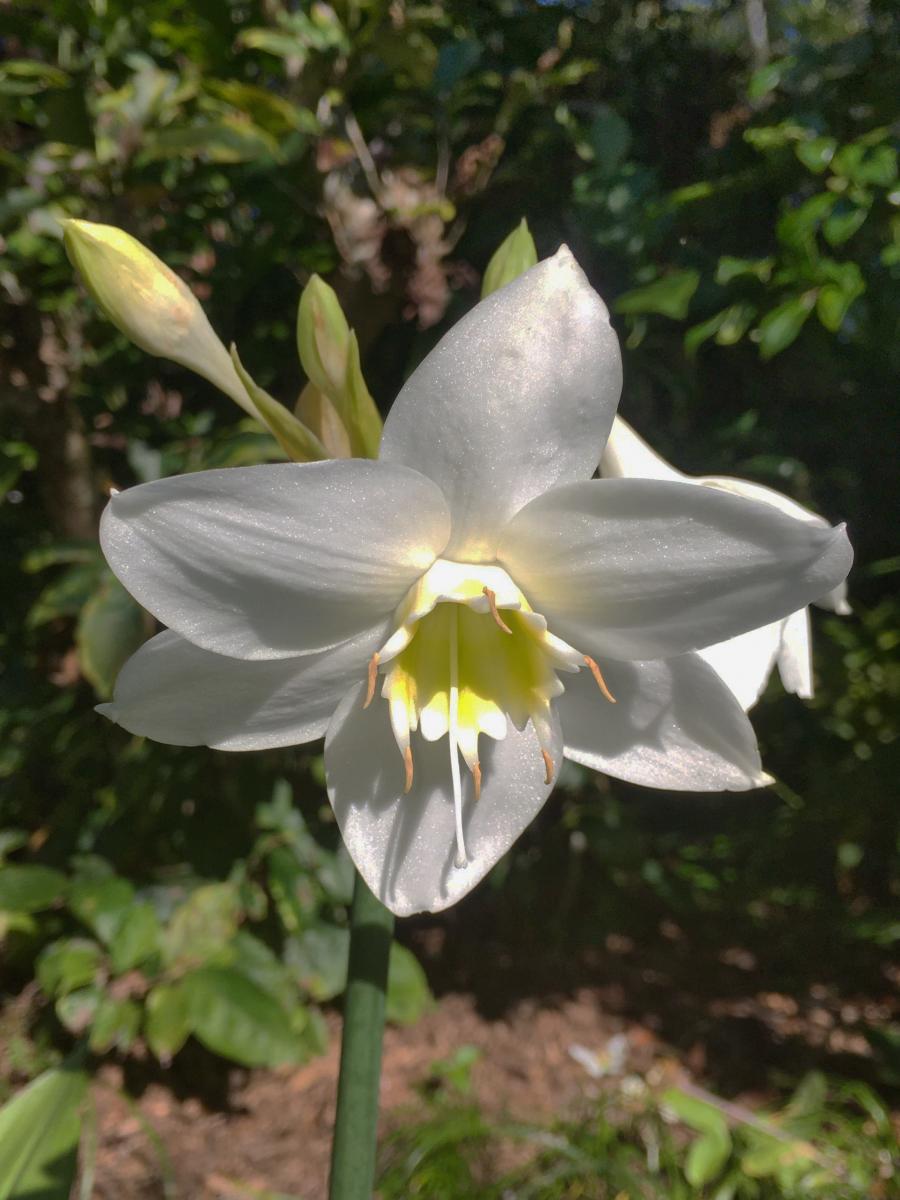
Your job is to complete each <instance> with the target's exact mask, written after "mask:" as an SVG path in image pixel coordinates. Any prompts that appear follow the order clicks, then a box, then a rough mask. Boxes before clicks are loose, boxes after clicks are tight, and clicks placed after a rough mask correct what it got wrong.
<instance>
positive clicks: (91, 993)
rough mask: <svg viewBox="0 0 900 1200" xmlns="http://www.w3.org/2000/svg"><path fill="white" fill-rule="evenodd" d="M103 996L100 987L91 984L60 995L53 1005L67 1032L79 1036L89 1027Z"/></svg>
mask: <svg viewBox="0 0 900 1200" xmlns="http://www.w3.org/2000/svg"><path fill="white" fill-rule="evenodd" d="M103 998H104V997H103V992H102V991H101V989H100V988H99V987H98V986H97V985H96V984H92V985H91V986H90V987H83V988H78V990H77V991H74V992H69V993H68V994H67V995H65V996H60V998H59V999H58V1000H57V1001H56V1004H54V1006H53V1007H54V1009H55V1011H56V1015H57V1017H59V1020H60V1022H61V1023H62V1024H63V1025H64V1026H65V1028H66V1029H68V1031H69V1033H72V1034H74V1035H75V1037H81V1036H82V1034H84V1033H86V1032H87V1031H88V1030H89V1029H90V1027H91V1025H92V1023H93V1020H94V1017H95V1016H96V1015H97V1009H98V1008H99V1007H100V1005H101V1003H102V1002H103Z"/></svg>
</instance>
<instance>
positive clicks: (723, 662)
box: [699, 621, 785, 711]
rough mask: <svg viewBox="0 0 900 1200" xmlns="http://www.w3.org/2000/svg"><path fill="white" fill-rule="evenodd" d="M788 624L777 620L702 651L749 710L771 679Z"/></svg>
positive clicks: (740, 702)
mask: <svg viewBox="0 0 900 1200" xmlns="http://www.w3.org/2000/svg"><path fill="white" fill-rule="evenodd" d="M784 625H785V622H784V621H773V622H772V623H771V624H769V625H763V626H762V627H761V628H760V629H751V630H750V632H749V633H742V634H739V635H738V636H737V637H733V638H729V639H728V640H727V641H725V642H717V643H716V644H715V645H714V646H706V647H705V648H704V649H703V650H700V651H699V654H700V657H701V658H702V659H703V661H704V662H707V663H709V665H710V666H711V667H712V669H713V670H714V671H715V673H716V674H717V675H718V676H719V678H720V679H721V680H722V682H723V683H725V684H727V686H728V687H729V688H730V689H731V691H732V692H733V693H734V695H735V696H736V697H737V700H738V703H739V704H740V706H741V708H743V709H744V710H745V711H746V710H747V709H748V708H752V707H753V705H754V704H755V703H756V702H757V700H758V699H759V698H760V696H761V695H762V694H763V691H764V689H765V686H766V684H767V683H768V681H769V676H770V675H771V674H772V668H773V667H774V666H775V659H776V657H777V655H778V652H779V650H780V649H781V631H782V629H783V628H784Z"/></svg>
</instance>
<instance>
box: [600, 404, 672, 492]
mask: <svg viewBox="0 0 900 1200" xmlns="http://www.w3.org/2000/svg"><path fill="white" fill-rule="evenodd" d="M600 474H601V475H602V476H603V478H604V479H670V480H678V481H685V482H691V479H690V476H688V475H682V473H681V471H676V470H675V468H674V467H673V466H672V465H671V464H670V463H667V462H666V460H665V459H664V458H661V457H660V456H659V455H658V454H657V453H656V451H655V450H651V449H650V447H649V446H648V445H647V443H646V442H645V441H644V439H643V438H642V437H640V436H639V435H638V434H637V433H635V431H634V430H633V429H632V428H631V426H630V425H629V424H628V422H627V421H625V420H623V419H622V417H619V416H617V417H616V419H615V420H614V421H613V425H612V429H611V431H610V434H609V441H608V442H607V443H606V447H605V448H604V451H603V456H602V457H601V459H600Z"/></svg>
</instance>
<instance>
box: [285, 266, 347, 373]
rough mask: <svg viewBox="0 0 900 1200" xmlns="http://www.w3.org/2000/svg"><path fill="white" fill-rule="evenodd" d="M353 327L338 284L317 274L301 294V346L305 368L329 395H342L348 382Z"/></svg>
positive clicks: (302, 362)
mask: <svg viewBox="0 0 900 1200" xmlns="http://www.w3.org/2000/svg"><path fill="white" fill-rule="evenodd" d="M349 347H350V327H349V325H348V324H347V318H346V317H345V316H344V313H343V310H342V309H341V304H340V301H339V300H338V298H337V296H336V294H335V291H334V288H331V287H329V286H328V284H327V283H325V281H324V280H322V279H320V278H319V276H318V275H313V277H312V279H310V281H309V283H308V284H307V285H306V287H305V288H304V289H303V293H302V295H301V296H300V307H299V309H298V312H297V349H298V351H299V353H300V362H301V364H302V365H303V370H304V371H305V372H306V374H307V375H308V376H309V379H310V381H311V382H312V383H314V384H315V385H316V387H317V388H318V389H319V391H321V392H324V393H325V395H326V396H334V395H340V394H341V393H342V392H343V391H344V389H345V387H346V385H347V353H348V350H349Z"/></svg>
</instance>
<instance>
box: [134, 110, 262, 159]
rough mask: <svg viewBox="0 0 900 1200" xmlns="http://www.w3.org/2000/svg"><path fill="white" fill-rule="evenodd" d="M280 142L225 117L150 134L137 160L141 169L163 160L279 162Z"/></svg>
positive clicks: (238, 121)
mask: <svg viewBox="0 0 900 1200" xmlns="http://www.w3.org/2000/svg"><path fill="white" fill-rule="evenodd" d="M280 157H281V154H280V151H279V144H278V140H277V139H276V138H274V137H273V136H272V135H271V134H270V133H267V132H266V131H265V130H264V129H260V128H259V126H258V125H254V124H253V123H252V122H250V121H246V120H244V119H242V118H241V117H238V116H234V117H232V116H229V115H228V114H224V115H223V116H222V117H221V118H220V119H219V120H217V121H206V122H204V123H202V124H197V125H192V126H191V125H188V126H184V125H182V126H180V127H178V128H173V129H163V130H160V131H157V132H154V133H153V134H152V135H148V136H147V138H146V140H145V141H144V144H143V147H142V149H141V152H140V155H139V157H138V161H139V163H140V165H141V166H143V165H145V164H146V163H151V162H158V161H159V160H160V159H169V158H188V159H203V160H204V161H206V162H214V163H248V162H256V161H257V160H259V159H274V160H276V161H277V160H279V159H280Z"/></svg>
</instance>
